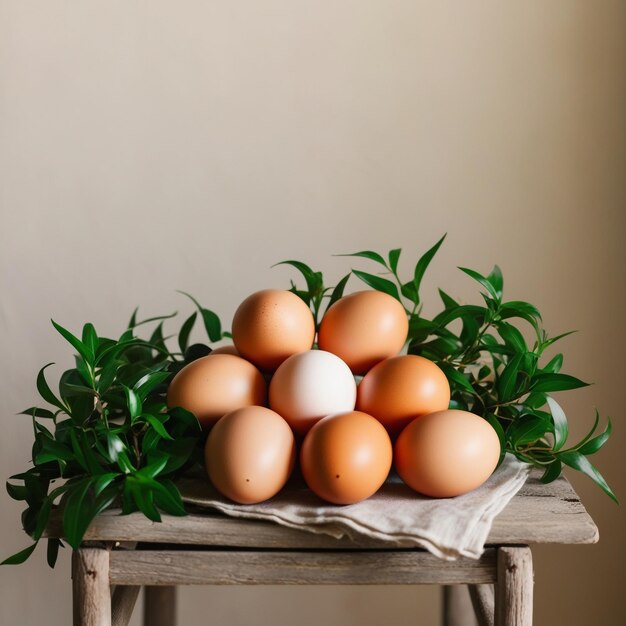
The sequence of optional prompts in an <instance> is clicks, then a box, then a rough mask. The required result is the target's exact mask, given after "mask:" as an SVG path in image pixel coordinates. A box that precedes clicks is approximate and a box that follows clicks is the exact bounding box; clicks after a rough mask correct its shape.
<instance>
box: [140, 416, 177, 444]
mask: <svg viewBox="0 0 626 626" xmlns="http://www.w3.org/2000/svg"><path fill="white" fill-rule="evenodd" d="M143 419H145V420H146V422H148V424H150V426H152V428H154V430H156V431H157V433H159V435H160V436H161V437H163V439H168V440H169V441H173V440H174V437H172V436H171V435H170V434H169V433H168V432H167V430H165V426H163V423H162V422H161V421H160V420H159V418H158V416H156V415H150V414H149V413H146V414H144V415H143Z"/></svg>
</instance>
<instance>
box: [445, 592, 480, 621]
mask: <svg viewBox="0 0 626 626" xmlns="http://www.w3.org/2000/svg"><path fill="white" fill-rule="evenodd" d="M467 588H468V585H446V586H444V587H442V592H443V593H442V595H443V598H442V599H443V602H442V604H443V615H442V618H443V626H477V624H476V617H475V616H474V609H473V607H472V601H471V600H470V597H469V593H468V591H467Z"/></svg>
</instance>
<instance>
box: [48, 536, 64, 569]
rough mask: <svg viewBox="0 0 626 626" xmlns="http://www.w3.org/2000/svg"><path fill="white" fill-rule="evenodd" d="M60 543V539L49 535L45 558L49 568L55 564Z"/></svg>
mask: <svg viewBox="0 0 626 626" xmlns="http://www.w3.org/2000/svg"><path fill="white" fill-rule="evenodd" d="M61 545H62V543H61V540H60V539H57V538H56V537H50V539H48V547H47V550H46V560H47V561H48V565H49V566H50V567H51V568H54V566H55V565H56V562H57V557H58V555H59V548H60V547H61Z"/></svg>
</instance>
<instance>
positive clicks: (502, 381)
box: [497, 354, 524, 401]
mask: <svg viewBox="0 0 626 626" xmlns="http://www.w3.org/2000/svg"><path fill="white" fill-rule="evenodd" d="M523 358H524V355H523V354H516V355H515V356H514V357H513V358H512V359H511V360H510V361H509V362H508V363H507V365H506V367H505V368H504V369H503V370H502V373H501V374H500V376H499V377H498V381H497V387H498V396H499V398H500V400H501V401H508V400H511V399H512V398H513V392H514V391H515V383H516V382H517V373H518V371H519V366H520V363H521V362H522V359H523Z"/></svg>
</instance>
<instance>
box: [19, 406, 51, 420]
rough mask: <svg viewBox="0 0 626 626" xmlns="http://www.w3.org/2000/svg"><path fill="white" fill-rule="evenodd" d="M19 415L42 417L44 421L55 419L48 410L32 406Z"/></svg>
mask: <svg viewBox="0 0 626 626" xmlns="http://www.w3.org/2000/svg"><path fill="white" fill-rule="evenodd" d="M18 415H30V416H31V417H41V418H42V419H54V418H55V415H54V413H53V412H52V411H49V410H48V409H41V408H39V407H36V406H31V407H30V408H29V409H24V410H23V411H20V412H19V413H18Z"/></svg>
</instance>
